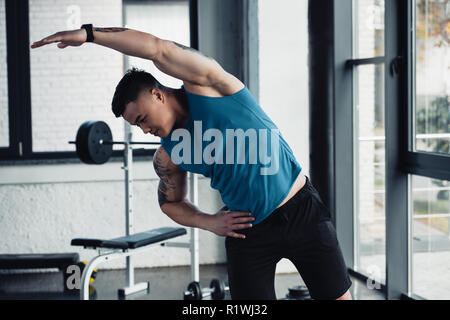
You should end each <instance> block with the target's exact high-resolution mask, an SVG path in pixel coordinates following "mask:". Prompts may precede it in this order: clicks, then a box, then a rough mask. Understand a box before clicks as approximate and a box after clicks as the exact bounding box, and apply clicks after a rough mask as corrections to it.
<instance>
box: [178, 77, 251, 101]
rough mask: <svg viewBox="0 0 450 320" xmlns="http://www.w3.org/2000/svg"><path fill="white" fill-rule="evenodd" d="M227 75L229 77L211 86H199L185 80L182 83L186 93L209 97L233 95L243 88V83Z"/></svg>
mask: <svg viewBox="0 0 450 320" xmlns="http://www.w3.org/2000/svg"><path fill="white" fill-rule="evenodd" d="M229 76H230V77H229V79H226V80H224V81H221V82H218V83H216V84H214V85H213V86H199V85H197V84H194V83H191V82H187V81H184V82H183V84H184V88H185V90H186V91H187V92H188V93H191V94H195V95H199V96H205V97H211V98H221V97H226V96H231V95H234V94H235V93H237V92H239V91H241V90H242V89H244V88H245V85H244V84H243V83H242V82H241V81H240V80H239V79H237V78H236V77H234V76H233V75H231V74H229Z"/></svg>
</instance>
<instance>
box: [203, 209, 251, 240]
mask: <svg viewBox="0 0 450 320" xmlns="http://www.w3.org/2000/svg"><path fill="white" fill-rule="evenodd" d="M227 209H228V208H226V207H224V208H222V209H221V210H220V211H219V212H217V213H216V214H215V215H212V216H211V221H210V223H209V226H208V228H207V229H208V230H209V231H211V232H213V233H215V234H216V235H218V236H223V237H225V236H229V237H233V238H241V239H245V235H243V234H239V233H236V232H235V230H242V229H248V228H251V227H252V224H251V223H249V222H252V221H255V218H254V217H252V216H251V213H249V212H242V211H228V210H227Z"/></svg>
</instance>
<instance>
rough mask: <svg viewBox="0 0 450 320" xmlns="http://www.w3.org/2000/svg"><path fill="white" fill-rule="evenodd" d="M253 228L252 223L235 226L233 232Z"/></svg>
mask: <svg viewBox="0 0 450 320" xmlns="http://www.w3.org/2000/svg"><path fill="white" fill-rule="evenodd" d="M251 227H253V225H252V224H251V223H248V224H242V223H241V224H233V226H232V228H233V230H241V229H248V228H251Z"/></svg>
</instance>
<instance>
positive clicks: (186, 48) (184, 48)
mask: <svg viewBox="0 0 450 320" xmlns="http://www.w3.org/2000/svg"><path fill="white" fill-rule="evenodd" d="M172 42H173V43H174V44H176V45H177V46H178V47H180V48H181V49H183V50H189V51H191V52H195V53H197V54H200V55H202V56H204V57H205V58H208V59H211V60H212V58H211V57H208V56H207V55H205V54H203V53H201V52H200V51H198V50H195V49H194V48H190V47H186V46H185V45H182V44H181V43H178V42H175V41H172Z"/></svg>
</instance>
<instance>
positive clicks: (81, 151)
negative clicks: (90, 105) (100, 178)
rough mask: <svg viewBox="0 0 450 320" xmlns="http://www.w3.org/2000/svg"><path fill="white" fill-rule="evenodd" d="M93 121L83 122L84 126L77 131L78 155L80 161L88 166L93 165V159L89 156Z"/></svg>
mask: <svg viewBox="0 0 450 320" xmlns="http://www.w3.org/2000/svg"><path fill="white" fill-rule="evenodd" d="M92 124H93V121H86V122H83V124H82V125H81V126H80V128H78V131H77V138H76V141H75V145H76V148H77V155H78V157H79V158H80V160H81V161H82V162H84V163H87V164H92V163H93V162H92V159H91V156H90V154H89V148H88V137H89V130H90V127H91V126H92Z"/></svg>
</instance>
